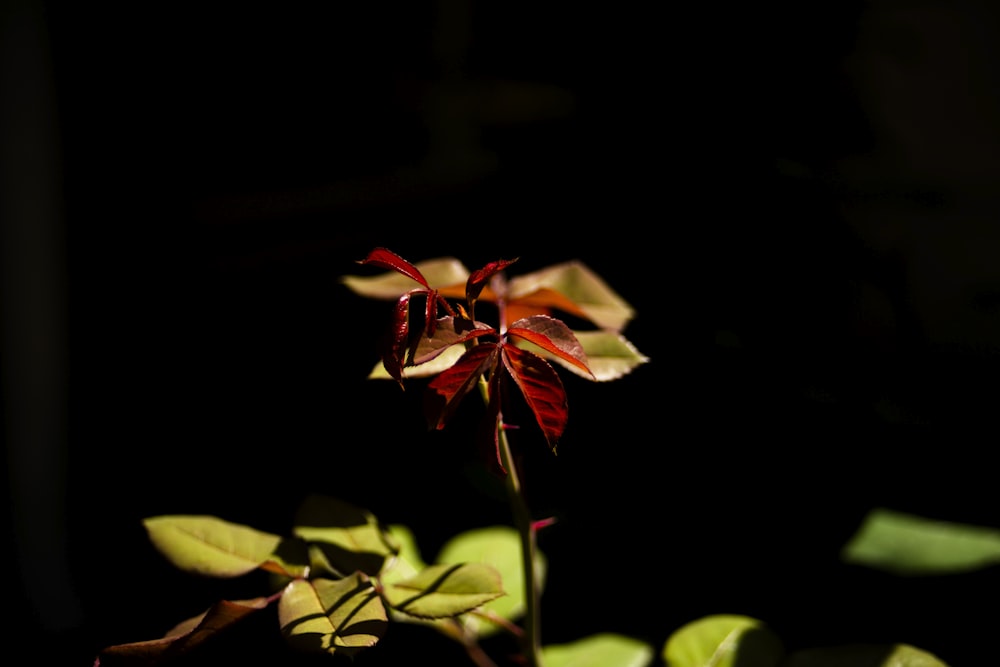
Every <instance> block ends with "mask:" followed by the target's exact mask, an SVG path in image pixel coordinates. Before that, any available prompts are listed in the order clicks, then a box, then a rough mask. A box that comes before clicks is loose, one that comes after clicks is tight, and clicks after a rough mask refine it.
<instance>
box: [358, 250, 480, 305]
mask: <svg viewBox="0 0 1000 667" xmlns="http://www.w3.org/2000/svg"><path fill="white" fill-rule="evenodd" d="M413 266H414V267H415V268H416V269H417V270H419V271H420V273H421V275H423V277H424V279H425V280H426V281H427V284H428V285H429V286H430V287H433V288H442V287H447V286H450V285H455V286H458V287H457V288H456V290H457V291H458V293H459V294H461V293H462V290H463V289H464V286H465V281H466V280H467V279H468V277H469V270H468V269H466V268H465V267H464V266H463V265H462V263H461V262H459V261H458V260H457V259H454V258H452V257H441V258H437V259H430V260H426V261H423V262H417V263H415V264H414V265H413ZM340 282H342V283H343V284H344V285H346V286H347V287H348V288H349V289H351V291H353V292H354V293H356V294H358V295H360V296H364V297H368V298H372V299H385V300H393V299H397V298H399V295H400V294H403V293H404V292H408V291H410V290H411V289H413V279H412V278H409V277H407V276H405V275H403V274H401V273H399V272H397V271H389V272H387V273H382V274H379V275H375V276H343V277H341V279H340Z"/></svg>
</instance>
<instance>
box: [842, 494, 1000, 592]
mask: <svg viewBox="0 0 1000 667" xmlns="http://www.w3.org/2000/svg"><path fill="white" fill-rule="evenodd" d="M842 557H843V559H844V561H846V562H848V563H854V564H858V565H865V566H868V567H871V568H876V569H880V570H885V571H888V572H893V573H896V574H904V575H918V574H952V573H958V572H968V571H972V570H978V569H982V568H984V567H987V566H990V565H995V564H997V563H1000V531H998V530H996V529H992V528H984V527H980V526H970V525H966V524H959V523H952V522H949V521H938V520H932V519H926V518H923V517H919V516H914V515H912V514H906V513H903V512H895V511H892V510H888V509H884V508H879V509H875V510H872V511H871V512H869V513H868V516H866V517H865V520H864V521H863V522H862V524H861V527H860V528H859V529H858V532H857V533H855V534H854V536H853V537H852V538H851V539H850V540H849V541H848V543H847V544H846V545H845V546H844V549H843V552H842Z"/></svg>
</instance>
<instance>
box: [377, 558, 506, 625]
mask: <svg viewBox="0 0 1000 667" xmlns="http://www.w3.org/2000/svg"><path fill="white" fill-rule="evenodd" d="M384 593H385V598H386V600H388V601H389V604H390V605H391V606H392V607H393V608H394V609H396V610H398V611H401V612H403V613H406V614H409V615H411V616H416V617H417V618H444V617H448V616H458V615H459V614H464V613H465V612H468V611H472V610H473V609H475V608H477V607H479V606H481V605H483V604H486V603H487V602H489V601H491V600H495V599H496V598H498V597H500V596H501V595H503V594H504V589H503V584H502V582H501V580H500V574H499V573H498V572H497V571H496V570H495V569H494V568H493V567H491V566H489V565H485V564H483V563H465V564H439V565H430V566H428V567H426V568H424V569H423V570H421V571H420V572H419V573H417V574H416V575H415V576H413V577H410V578H409V579H405V580H403V581H398V582H394V583H390V584H386V585H385V590H384Z"/></svg>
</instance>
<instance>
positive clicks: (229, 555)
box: [143, 515, 282, 577]
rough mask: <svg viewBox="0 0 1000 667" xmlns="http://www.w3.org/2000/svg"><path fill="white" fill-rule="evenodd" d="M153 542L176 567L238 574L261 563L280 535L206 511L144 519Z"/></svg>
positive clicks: (212, 573)
mask: <svg viewBox="0 0 1000 667" xmlns="http://www.w3.org/2000/svg"><path fill="white" fill-rule="evenodd" d="M143 526H144V527H145V528H146V532H147V533H148V535H149V539H150V541H152V543H153V546H155V547H156V549H157V550H159V552H160V553H162V554H163V555H164V556H165V557H166V558H167V560H169V561H170V562H171V563H173V564H174V565H175V566H176V567H178V568H180V569H182V570H185V571H187V572H193V573H196V574H201V575H204V576H210V577H238V576H240V575H243V574H246V573H247V572H250V571H252V570H255V569H257V568H258V567H260V566H261V565H262V564H264V563H265V562H266V561H267V560H268V559H269V558H270V557H271V554H272V553H273V552H274V550H275V549H276V548H277V546H278V544H279V543H280V542H281V539H282V538H281V536H279V535H272V534H271V533H265V532H262V531H259V530H256V529H255V528H251V527H249V526H244V525H242V524H237V523H231V522H229V521H224V520H222V519H219V518H217V517H214V516H205V515H164V516H156V517H150V518H147V519H144V520H143Z"/></svg>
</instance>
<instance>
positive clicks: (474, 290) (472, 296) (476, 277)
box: [465, 257, 518, 303]
mask: <svg viewBox="0 0 1000 667" xmlns="http://www.w3.org/2000/svg"><path fill="white" fill-rule="evenodd" d="M517 260H518V258H517V257H515V258H514V259H501V260H497V261H496V262H490V263H489V264H487V265H486V266H484V267H483V268H481V269H479V270H478V271H473V272H472V273H471V274H470V275H469V279H468V280H466V281H465V298H466V300H467V301H468V302H469V303H473V302H474V301H475V300H476V299H478V298H479V293H480V292H482V291H483V288H484V287H486V283H488V282H489V280H490V278H492V277H493V276H495V275H496V274H498V273H500V272H501V271H503V270H504V269H506V268H507V267H508V266H510V265H511V264H513V263H514V262H516V261H517Z"/></svg>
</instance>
